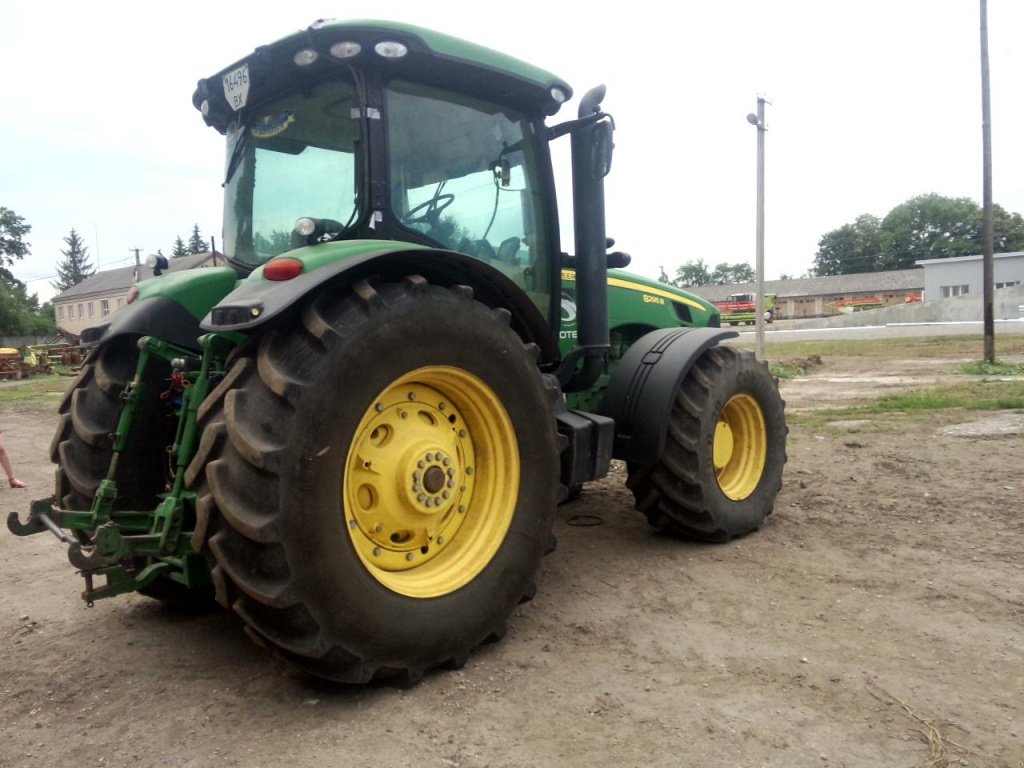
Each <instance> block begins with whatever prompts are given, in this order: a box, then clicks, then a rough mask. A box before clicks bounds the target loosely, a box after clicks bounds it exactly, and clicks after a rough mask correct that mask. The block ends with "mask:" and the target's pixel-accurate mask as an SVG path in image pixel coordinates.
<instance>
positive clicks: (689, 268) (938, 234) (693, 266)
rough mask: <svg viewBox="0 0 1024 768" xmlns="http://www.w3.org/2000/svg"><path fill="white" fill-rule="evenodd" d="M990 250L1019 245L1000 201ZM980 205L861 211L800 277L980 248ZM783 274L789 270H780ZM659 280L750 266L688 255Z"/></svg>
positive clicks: (924, 199)
mask: <svg viewBox="0 0 1024 768" xmlns="http://www.w3.org/2000/svg"><path fill="white" fill-rule="evenodd" d="M992 225H993V226H992V229H993V235H994V237H993V240H994V250H995V252H996V253H1010V252H1013V251H1024V218H1022V217H1021V215H1020V214H1019V213H1010V212H1008V211H1007V210H1006V209H1005V208H1003V207H1002V206H1000V205H993V206H992ZM982 249H983V243H982V210H981V206H980V205H978V203H976V202H975V201H974V200H971V199H970V198H967V197H956V198H953V197H943V196H941V195H937V194H926V195H918V196H917V197H913V198H911V199H910V200H907V201H906V202H905V203H901V204H900V205H897V206H896V207H895V208H893V209H892V210H890V211H889V212H888V213H887V214H886V215H885V216H883V217H881V218H879V217H877V216H873V215H872V214H870V213H864V214H861V215H860V216H858V217H857V218H856V219H854V220H853V221H852V222H850V223H848V224H844V225H843V226H841V227H839V228H838V229H834V230H832V231H831V232H826V233H825V234H824V235H822V236H821V239H820V240H819V241H818V250H817V251H816V253H815V255H814V262H813V264H812V266H811V268H810V269H809V270H808V271H807V272H806V273H805V274H804V275H803V276H804V277H820V276H824V275H850V274H855V273H858V272H885V271H888V270H894V269H910V268H912V267H913V266H914V264H915V262H917V261H923V260H925V259H947V258H952V257H954V256H973V255H977V254H980V253H981V252H982ZM780 277H781V279H783V280H788V279H791V277H792V276H790V275H782V276H780ZM660 279H661V281H662V282H665V283H671V284H673V285H676V286H678V287H680V288H693V287H700V286H704V285H730V284H733V283H750V282H753V281H754V279H755V274H754V270H753V269H752V268H751V266H750V265H749V264H746V263H737V264H729V263H721V264H719V265H718V266H716V267H714V268H713V269H711V268H709V267H708V265H707V264H705V263H704V260H703V259H697V260H696V261H688V262H686V263H685V264H683V265H682V266H681V267H678V268H677V269H676V274H675V277H669V276H668V275H667V274H665V271H664V269H662V273H661V278H660Z"/></svg>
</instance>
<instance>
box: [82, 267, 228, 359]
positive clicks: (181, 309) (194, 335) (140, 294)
mask: <svg viewBox="0 0 1024 768" xmlns="http://www.w3.org/2000/svg"><path fill="white" fill-rule="evenodd" d="M237 282H238V275H237V274H236V273H235V271H234V270H233V269H230V268H228V267H207V268H203V269H187V270H182V271H180V272H172V273H171V274H168V275H161V276H160V277H154V278H151V279H149V280H143V281H142V282H140V283H138V284H136V286H135V287H134V289H133V292H134V293H135V294H136V297H137V298H136V299H135V301H133V302H132V303H131V304H128V305H127V306H125V307H123V308H121V309H118V310H117V311H116V312H114V313H113V314H112V315H110V319H109V320H108V321H107V322H106V323H103V324H102V325H97V326H93V327H91V328H86V329H85V330H84V331H83V332H82V346H83V347H92V346H95V345H96V344H99V343H100V342H101V341H107V340H108V339H112V338H114V337H115V336H123V335H127V334H131V335H134V336H155V337H156V338H158V339H163V340H164V341H169V342H170V343H171V344H174V345H175V346H179V347H185V348H187V349H195V350H198V349H199V342H198V337H199V335H200V333H201V331H200V328H199V320H200V318H202V316H203V315H205V314H206V313H207V312H209V311H210V307H212V306H213V305H214V304H216V303H217V302H218V301H219V300H220V299H221V298H223V297H224V296H225V295H227V294H228V293H229V292H230V291H231V289H232V288H233V287H234V286H235V284H236V283H237Z"/></svg>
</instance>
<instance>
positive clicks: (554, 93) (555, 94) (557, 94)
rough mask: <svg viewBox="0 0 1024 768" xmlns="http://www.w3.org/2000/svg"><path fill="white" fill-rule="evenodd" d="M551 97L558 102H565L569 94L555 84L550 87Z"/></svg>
mask: <svg viewBox="0 0 1024 768" xmlns="http://www.w3.org/2000/svg"><path fill="white" fill-rule="evenodd" d="M551 98H552V99H554V100H555V101H556V102H558V103H559V104H565V102H567V101H568V100H569V94H567V93H566V92H565V91H563V90H562V89H561V88H559V87H558V86H555V87H554V88H552V89H551Z"/></svg>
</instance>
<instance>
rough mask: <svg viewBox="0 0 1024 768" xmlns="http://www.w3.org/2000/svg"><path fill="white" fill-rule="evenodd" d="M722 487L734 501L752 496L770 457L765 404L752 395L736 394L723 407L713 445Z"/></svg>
mask: <svg viewBox="0 0 1024 768" xmlns="http://www.w3.org/2000/svg"><path fill="white" fill-rule="evenodd" d="M712 452H713V457H714V465H715V478H716V479H717V480H718V487H719V488H721V489H722V493H724V494H725V495H726V496H727V497H728V498H730V499H732V500H733V501H742V500H743V499H745V498H747V497H748V496H750V495H751V494H752V493H753V492H754V491H755V490H756V489H757V486H758V483H760V482H761V476H762V475H763V474H764V468H765V463H766V462H767V460H768V434H767V430H766V429H765V422H764V413H763V412H762V411H761V406H760V405H759V404H758V402H757V400H755V399H754V398H753V397H751V396H750V395H734V396H733V397H731V398H730V399H729V401H728V402H727V403H726V404H725V407H724V408H722V413H721V415H720V416H719V418H718V423H717V424H716V425H715V437H714V444H713V451H712Z"/></svg>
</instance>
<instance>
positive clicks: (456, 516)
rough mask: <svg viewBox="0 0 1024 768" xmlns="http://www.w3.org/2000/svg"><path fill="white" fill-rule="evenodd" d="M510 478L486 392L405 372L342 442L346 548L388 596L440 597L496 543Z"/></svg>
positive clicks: (508, 441) (498, 421) (495, 403)
mask: <svg viewBox="0 0 1024 768" xmlns="http://www.w3.org/2000/svg"><path fill="white" fill-rule="evenodd" d="M519 472H520V465H519V447H518V443H517V441H516V432H515V428H514V426H513V425H512V421H511V419H510V418H509V416H508V413H507V412H506V410H505V408H504V406H503V404H502V402H501V400H500V399H499V398H498V396H497V395H496V394H495V393H494V391H493V390H492V389H491V388H490V386H488V385H487V384H486V383H485V382H484V381H482V380H481V379H480V378H478V377H477V376H476V375H474V374H472V373H470V372H468V371H466V370H463V369H461V368H455V367H451V366H426V367H423V368H418V369H416V370H414V371H410V372H409V373H407V374H405V375H404V376H402V377H400V378H398V379H396V380H395V381H393V382H392V383H391V384H390V385H389V386H388V387H387V388H385V389H384V390H383V391H382V392H381V393H380V394H379V395H378V396H377V398H376V399H375V400H374V401H373V402H372V404H371V405H370V406H369V408H368V409H367V410H366V413H365V414H364V415H363V418H362V419H361V420H360V422H359V425H358V426H357V427H356V430H355V434H354V435H353V437H352V443H351V445H350V448H349V452H348V456H347V458H346V459H345V468H344V473H343V476H342V498H343V500H344V511H345V521H346V527H347V529H348V536H349V539H350V540H351V544H352V546H353V547H354V548H355V551H356V553H357V555H358V556H359V559H360V560H361V561H362V563H363V565H364V566H365V567H366V569H367V571H368V572H369V573H370V574H371V575H372V576H373V577H374V578H375V579H377V581H379V582H380V583H381V584H383V585H385V586H386V587H388V588H389V589H391V590H393V591H395V592H398V593H400V594H403V595H407V596H409V597H419V598H427V597H436V596H439V595H445V594H450V593H451V592H453V591H455V590H457V589H459V588H460V587H461V586H463V585H465V584H467V583H469V582H470V581H471V580H472V579H474V578H475V577H476V575H477V574H479V573H480V571H482V570H483V569H484V568H485V567H486V566H487V564H488V563H490V561H491V559H492V558H493V557H494V555H495V553H496V552H497V551H498V549H499V548H500V546H501V544H502V542H503V541H504V538H505V535H506V532H507V531H508V528H509V525H510V524H511V521H512V518H513V516H514V514H515V511H516V504H517V499H518V496H519Z"/></svg>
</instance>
